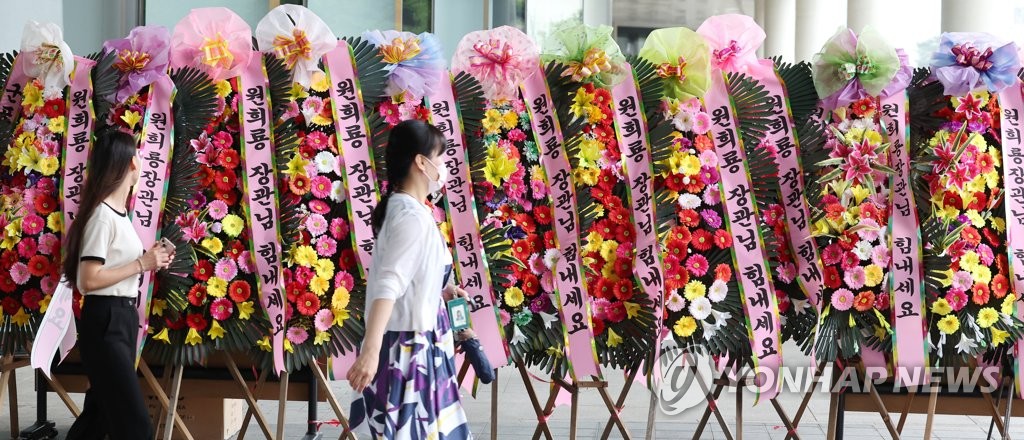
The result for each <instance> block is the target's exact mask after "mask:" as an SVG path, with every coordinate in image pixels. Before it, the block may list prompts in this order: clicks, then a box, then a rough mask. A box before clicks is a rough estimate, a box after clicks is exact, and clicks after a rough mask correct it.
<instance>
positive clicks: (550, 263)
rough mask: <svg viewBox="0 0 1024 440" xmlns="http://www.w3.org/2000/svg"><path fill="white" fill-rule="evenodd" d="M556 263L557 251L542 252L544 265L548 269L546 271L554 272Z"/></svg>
mask: <svg viewBox="0 0 1024 440" xmlns="http://www.w3.org/2000/svg"><path fill="white" fill-rule="evenodd" d="M556 262H558V249H548V250H546V251H544V265H545V266H547V267H548V270H552V271H553V270H555V263H556Z"/></svg>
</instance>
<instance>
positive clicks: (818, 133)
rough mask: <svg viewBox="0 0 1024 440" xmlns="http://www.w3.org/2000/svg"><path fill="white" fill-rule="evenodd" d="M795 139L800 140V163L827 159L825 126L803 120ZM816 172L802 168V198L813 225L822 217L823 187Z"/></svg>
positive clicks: (813, 168) (813, 162)
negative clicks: (805, 201) (809, 211)
mask: <svg viewBox="0 0 1024 440" xmlns="http://www.w3.org/2000/svg"><path fill="white" fill-rule="evenodd" d="M796 133H797V139H799V140H800V158H799V160H800V163H802V164H816V163H820V162H821V161H824V160H826V159H828V154H829V153H828V149H827V148H826V147H825V143H826V142H827V141H828V138H827V136H826V134H825V126H824V125H823V124H822V123H820V122H817V121H814V120H813V119H805V120H804V121H803V123H802V124H801V125H800V126H798V127H797V128H796ZM818 174H819V173H818V170H816V169H815V167H808V166H805V167H804V176H803V178H804V185H805V187H804V198H805V199H806V200H807V206H808V207H809V208H810V210H811V218H810V219H809V221H810V222H811V223H814V222H815V221H817V220H820V218H821V217H822V216H823V215H824V211H823V210H822V209H821V206H822V204H821V199H822V198H823V197H824V193H823V190H824V187H823V183H822V182H821V180H820V179H818Z"/></svg>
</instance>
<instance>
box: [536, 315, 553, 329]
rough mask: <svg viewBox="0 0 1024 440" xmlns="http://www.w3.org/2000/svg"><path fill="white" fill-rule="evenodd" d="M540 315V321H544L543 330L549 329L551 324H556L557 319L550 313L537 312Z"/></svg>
mask: <svg viewBox="0 0 1024 440" xmlns="http://www.w3.org/2000/svg"><path fill="white" fill-rule="evenodd" d="M537 314H538V315H540V318H541V320H543V321H544V327H545V328H551V324H554V323H555V322H558V318H557V317H556V316H555V315H553V314H551V313H544V312H537Z"/></svg>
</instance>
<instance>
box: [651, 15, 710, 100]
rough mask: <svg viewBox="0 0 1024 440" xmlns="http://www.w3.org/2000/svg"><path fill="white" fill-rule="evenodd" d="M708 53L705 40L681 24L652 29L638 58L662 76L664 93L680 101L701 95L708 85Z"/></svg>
mask: <svg viewBox="0 0 1024 440" xmlns="http://www.w3.org/2000/svg"><path fill="white" fill-rule="evenodd" d="M709 56H710V51H709V50H708V46H707V43H706V42H705V41H704V39H703V38H702V37H701V36H700V35H699V34H697V33H696V32H694V31H692V30H690V29H687V28H683V27H676V28H666V29H655V30H654V31H653V32H651V33H650V35H648V36H647V40H645V42H644V46H643V48H641V49H640V57H641V58H644V59H646V60H647V61H649V62H650V63H651V64H654V65H655V66H656V67H657V69H658V75H659V76H660V77H661V78H663V80H664V85H665V90H664V96H665V97H667V98H670V99H679V100H687V99H690V98H694V97H697V98H699V97H703V96H704V92H705V91H707V89H708V87H709V86H710V84H711V81H710V77H711V71H710V68H711V65H710V62H709V61H710V60H709Z"/></svg>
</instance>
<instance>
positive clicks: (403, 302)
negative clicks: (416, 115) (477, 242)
mask: <svg viewBox="0 0 1024 440" xmlns="http://www.w3.org/2000/svg"><path fill="white" fill-rule="evenodd" d="M444 146H445V139H444V135H443V134H442V133H441V131H440V130H438V129H437V128H436V127H434V126H432V125H430V124H427V123H426V122H423V121H420V120H409V121H404V122H402V123H400V124H398V125H396V126H395V127H394V128H393V129H392V130H391V135H390V137H389V138H388V145H387V150H386V151H387V152H386V153H385V162H386V166H387V179H388V189H387V192H386V193H385V194H384V197H383V198H382V199H381V201H380V204H378V205H377V208H376V210H375V211H374V213H373V217H372V221H373V230H374V233H375V234H376V238H377V239H376V243H375V244H374V248H373V264H372V265H371V266H370V273H369V275H368V277H367V289H366V318H365V319H366V323H365V324H366V335H365V338H364V339H363V344H362V348H361V350H360V353H359V357H358V358H357V359H356V361H355V364H354V365H353V366H352V368H351V370H349V373H348V380H349V383H350V384H351V385H352V388H353V389H355V391H356V392H357V393H360V394H359V395H358V397H357V398H356V400H355V402H353V404H352V412H351V421H352V425H353V427H354V430H355V431H356V432H357V433H359V434H365V435H370V436H372V438H385V439H412V438H443V439H467V438H470V437H471V435H470V433H469V425H468V424H467V421H466V415H465V412H463V409H462V403H461V402H460V401H459V389H458V388H459V387H458V383H457V382H456V371H455V348H454V338H453V336H452V332H451V325H450V323H449V319H448V310H447V307H446V306H445V299H450V298H451V297H454V296H456V295H459V296H465V295H466V293H465V291H463V290H462V289H459V288H458V287H455V285H454V284H453V283H449V279H450V278H451V277H450V275H451V268H452V255H451V253H450V252H449V251H448V246H447V245H446V244H445V240H444V237H443V236H442V235H441V231H440V229H438V227H437V224H436V223H435V222H434V218H433V215H432V214H431V210H430V208H429V207H428V206H427V205H426V202H427V197H428V196H430V195H431V194H434V193H436V192H438V191H440V190H441V188H442V187H443V186H444V183H445V180H446V179H447V169H446V168H445V166H444V158H443V157H441V154H442V152H443V151H444Z"/></svg>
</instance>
